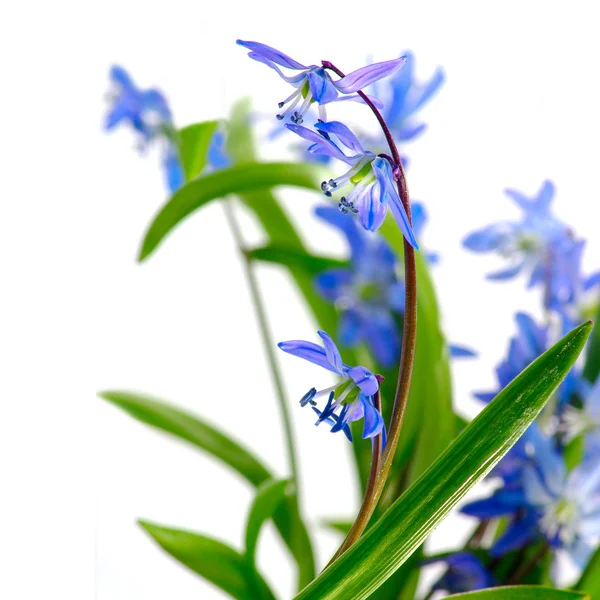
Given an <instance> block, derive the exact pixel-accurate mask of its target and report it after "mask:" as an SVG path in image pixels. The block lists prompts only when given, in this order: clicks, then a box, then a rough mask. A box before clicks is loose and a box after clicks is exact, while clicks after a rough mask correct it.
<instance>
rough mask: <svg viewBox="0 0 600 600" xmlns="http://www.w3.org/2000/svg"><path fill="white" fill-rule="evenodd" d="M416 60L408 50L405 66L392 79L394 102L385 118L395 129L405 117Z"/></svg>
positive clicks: (387, 109) (386, 112)
mask: <svg viewBox="0 0 600 600" xmlns="http://www.w3.org/2000/svg"><path fill="white" fill-rule="evenodd" d="M414 62H415V61H414V57H413V55H412V53H411V52H407V53H406V61H405V64H404V66H403V67H402V69H401V70H400V71H398V72H397V73H396V74H395V75H394V77H392V79H391V80H390V86H391V88H392V102H391V104H390V105H389V106H388V107H387V108H386V111H385V118H386V121H387V122H388V124H389V125H390V126H391V127H392V128H393V129H394V128H396V127H398V126H399V125H400V124H401V122H402V120H403V119H404V117H405V112H404V107H405V105H406V99H407V96H408V92H409V90H410V88H411V86H412V84H413V73H414Z"/></svg>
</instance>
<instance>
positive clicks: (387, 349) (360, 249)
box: [315, 206, 404, 367]
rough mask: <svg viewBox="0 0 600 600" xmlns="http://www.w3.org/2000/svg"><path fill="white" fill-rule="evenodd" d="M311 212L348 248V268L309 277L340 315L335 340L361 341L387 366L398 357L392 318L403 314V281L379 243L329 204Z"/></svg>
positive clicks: (391, 255) (347, 343)
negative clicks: (337, 231)
mask: <svg viewBox="0 0 600 600" xmlns="http://www.w3.org/2000/svg"><path fill="white" fill-rule="evenodd" d="M315 212H316V214H317V215H318V216H319V217H321V218H322V219H324V220H325V221H327V222H328V223H329V224H331V225H333V226H334V227H337V228H338V229H340V230H341V231H342V232H343V233H344V234H345V236H346V238H347V240H348V243H349V245H350V252H351V257H350V265H349V267H348V268H335V269H328V270H326V271H323V272H322V273H320V274H318V275H317V276H316V277H315V286H316V288H317V291H318V292H319V294H320V295H321V296H322V297H323V298H325V299H326V300H327V301H329V302H331V303H332V304H335V305H336V307H338V309H339V310H340V312H341V317H340V321H339V329H338V339H339V340H340V342H341V344H342V345H344V346H348V347H350V348H352V347H355V346H357V345H359V344H361V343H363V342H364V343H366V344H367V346H368V347H369V349H370V350H371V352H372V353H373V356H374V358H375V359H376V360H377V362H378V364H380V365H381V366H382V367H391V366H392V365H393V364H394V363H395V362H396V361H397V359H398V356H399V354H400V331H399V327H398V323H397V318H396V317H395V315H396V314H401V313H403V312H404V282H403V281H402V280H401V279H399V278H398V276H397V271H396V267H397V261H396V257H395V255H394V253H393V252H392V250H391V249H390V247H389V246H388V245H387V244H386V243H385V241H384V240H383V239H382V238H381V237H379V236H377V235H371V234H367V233H366V232H365V231H364V229H362V228H361V227H359V226H358V225H357V224H356V221H355V220H354V219H348V218H347V217H346V216H345V215H343V214H341V213H340V212H339V211H338V210H336V209H335V208H334V207H332V206H320V207H318V208H317V209H316V211H315Z"/></svg>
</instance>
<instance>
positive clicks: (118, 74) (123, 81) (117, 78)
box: [110, 65, 135, 89]
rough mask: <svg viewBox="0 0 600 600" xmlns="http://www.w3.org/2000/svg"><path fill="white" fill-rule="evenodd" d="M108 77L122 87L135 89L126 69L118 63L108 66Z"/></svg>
mask: <svg viewBox="0 0 600 600" xmlns="http://www.w3.org/2000/svg"><path fill="white" fill-rule="evenodd" d="M110 78H111V79H112V81H114V82H115V83H117V84H119V85H121V86H123V87H124V88H128V89H135V85H134V83H133V80H132V79H131V77H130V76H129V73H127V71H126V70H125V69H124V68H123V67H120V66H119V65H113V66H112V67H111V68H110Z"/></svg>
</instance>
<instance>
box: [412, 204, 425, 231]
mask: <svg viewBox="0 0 600 600" xmlns="http://www.w3.org/2000/svg"><path fill="white" fill-rule="evenodd" d="M410 208H411V216H412V228H413V231H414V232H415V235H416V236H417V237H419V236H420V235H421V234H422V233H423V229H424V228H425V223H427V219H428V217H429V215H428V214H427V209H426V208H425V206H423V203H422V202H413V203H412V206H411V207H410Z"/></svg>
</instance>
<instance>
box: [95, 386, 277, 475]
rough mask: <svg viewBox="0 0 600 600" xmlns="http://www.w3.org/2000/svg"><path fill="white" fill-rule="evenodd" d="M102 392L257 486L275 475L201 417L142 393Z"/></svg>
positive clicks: (135, 417) (112, 401)
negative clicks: (219, 461)
mask: <svg viewBox="0 0 600 600" xmlns="http://www.w3.org/2000/svg"><path fill="white" fill-rule="evenodd" d="M98 395H99V396H100V397H101V398H103V399H104V400H108V401H109V402H111V403H112V404H114V405H115V406H118V407H119V408H121V409H123V410H124V411H125V412H127V413H128V414H129V415H131V416H132V417H133V418H134V419H137V420H138V421H141V422H142V423H145V424H146V425H151V426H152V427H155V428H156V429H160V430H162V431H166V432H167V433H170V434H172V435H174V436H176V437H178V438H180V439H183V440H185V441H187V442H190V443H191V444H194V445H195V446H197V447H198V448H201V449H202V450H204V451H206V452H208V453H209V454H211V455H212V456H214V457H215V458H218V459H219V460H221V461H223V462H224V463H225V464H227V465H229V466H230V467H231V468H232V469H234V470H235V471H236V472H237V473H239V474H240V475H242V476H243V477H244V478H245V479H247V480H248V481H249V482H250V483H251V484H252V485H254V486H258V485H260V484H261V483H263V482H264V481H266V480H268V479H271V477H272V475H271V473H270V471H269V470H268V469H267V468H266V467H265V466H264V465H263V464H262V463H261V462H260V461H259V460H258V458H256V457H255V456H253V454H252V453H251V452H250V451H249V450H247V449H246V448H244V447H242V446H241V445H240V444H238V443H237V442H234V441H233V440H232V439H231V438H229V437H228V436H227V435H225V434H224V433H221V432H220V431H218V430H217V429H215V428H214V427H213V426H212V425H209V424H208V423H206V422H205V421H202V420H200V419H199V418H198V417H195V416H193V415H191V414H189V413H186V412H184V411H182V410H180V409H178V408H175V407H173V406H170V405H168V404H165V403H164V402H161V401H159V400H157V399H155V398H151V397H150V396H145V395H142V394H136V393H132V392H125V391H116V390H113V391H106V392H100V393H99V394H98Z"/></svg>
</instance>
